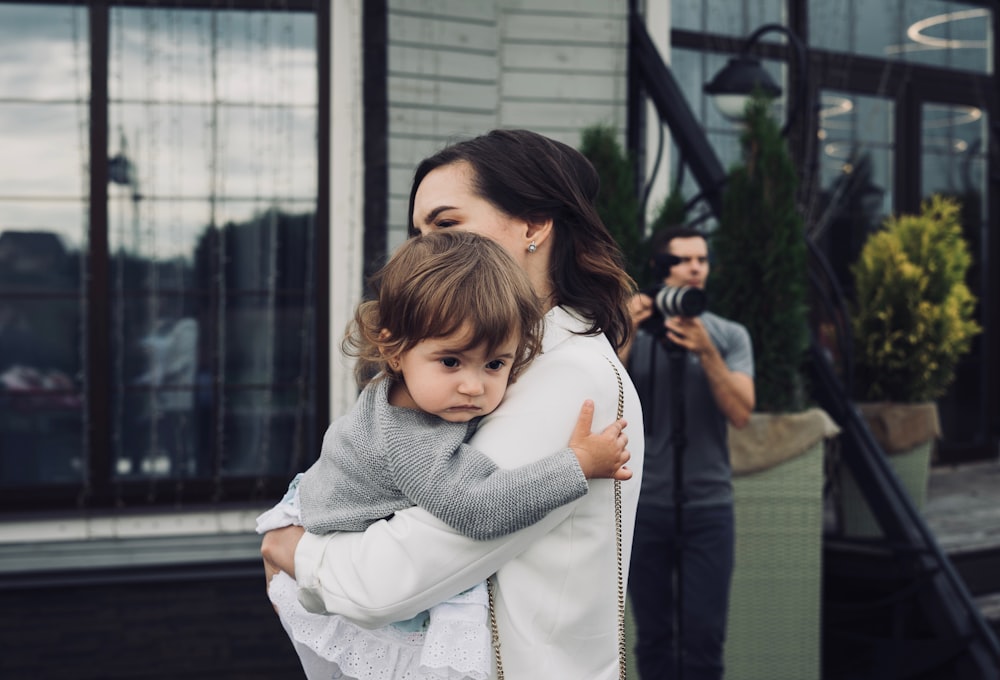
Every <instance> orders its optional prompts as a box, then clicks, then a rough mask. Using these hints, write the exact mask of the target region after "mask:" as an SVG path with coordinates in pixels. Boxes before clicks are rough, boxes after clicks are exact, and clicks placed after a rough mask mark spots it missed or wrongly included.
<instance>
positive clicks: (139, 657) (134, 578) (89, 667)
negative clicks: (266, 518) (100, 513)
mask: <svg viewBox="0 0 1000 680" xmlns="http://www.w3.org/2000/svg"><path fill="white" fill-rule="evenodd" d="M90 580H91V582H90V583H78V584H72V583H62V584H54V583H49V584H37V583H35V584H30V583H29V584H27V585H16V586H12V584H10V583H7V584H0V585H5V586H6V587H3V588H0V678H2V679H3V680H22V679H23V680H48V679H52V680H55V679H61V678H67V679H69V678H72V679H73V680H99V679H105V678H149V679H153V678H163V679H164V680H167V679H170V680H177V679H178V678H206V679H207V678H211V679H212V680H227V679H231V680H272V679H273V680H277V679H279V678H280V679H282V680H285V679H292V680H300V679H301V678H303V674H302V670H301V668H300V667H299V664H298V659H297V657H296V656H295V652H294V651H293V650H292V647H291V643H290V642H289V640H288V638H287V637H286V635H285V632H284V630H283V629H282V628H281V624H280V623H279V622H278V618H277V616H276V615H275V614H274V611H273V610H272V609H271V605H270V603H269V602H268V600H267V597H266V595H265V593H264V579H263V573H262V571H260V570H259V569H257V568H256V567H254V566H252V565H245V566H243V567H241V568H240V569H239V570H236V571H233V570H230V571H229V572H223V573H218V572H216V573H211V572H210V573H208V574H200V575H198V574H190V573H189V574H169V573H167V574H151V573H146V574H138V573H136V572H124V573H123V574H122V576H121V578H119V579H116V580H109V579H108V577H107V575H105V576H103V577H102V579H93V578H92V579H90Z"/></svg>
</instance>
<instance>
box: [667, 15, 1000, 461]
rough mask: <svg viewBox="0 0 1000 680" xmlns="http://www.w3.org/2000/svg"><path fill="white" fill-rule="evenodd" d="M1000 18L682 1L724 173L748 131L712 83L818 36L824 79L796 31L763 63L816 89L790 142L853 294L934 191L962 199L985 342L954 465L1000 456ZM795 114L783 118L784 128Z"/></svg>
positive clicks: (951, 418)
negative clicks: (880, 247) (906, 216)
mask: <svg viewBox="0 0 1000 680" xmlns="http://www.w3.org/2000/svg"><path fill="white" fill-rule="evenodd" d="M994 14H995V9H994V8H993V7H992V5H991V4H990V3H986V2H980V1H976V0H885V2H869V1H868V0H841V1H838V2H827V1H826V0H781V2H779V3H774V2H771V1H770V0H738V1H736V2H731V3H728V4H725V5H723V3H721V2H714V1H713V2H702V3H699V2H693V1H689V0H681V1H680V2H674V3H671V17H672V20H673V26H672V31H671V61H672V68H673V72H674V74H675V76H676V78H677V80H678V83H679V85H680V87H681V89H682V91H683V92H684V95H685V98H686V99H687V101H688V102H690V104H691V106H692V108H693V109H694V113H695V115H696V116H697V117H698V118H699V120H700V121H701V123H702V125H703V126H704V128H705V131H706V133H707V135H708V138H709V140H710V142H711V144H712V146H713V149H714V151H715V152H716V155H717V156H718V158H719V160H720V162H721V163H722V164H723V166H724V167H729V166H730V164H731V163H732V162H733V161H734V160H736V158H737V154H738V152H739V149H738V145H737V144H736V142H735V140H736V139H737V138H738V135H739V130H738V128H736V127H735V126H733V125H732V124H731V123H729V122H728V121H726V120H724V119H722V118H720V116H719V115H718V114H717V113H716V112H715V111H714V110H713V109H712V108H711V106H710V105H709V103H708V102H707V100H706V97H705V96H704V90H703V87H704V83H705V82H707V81H709V80H710V79H711V78H712V77H713V75H714V74H715V73H716V72H717V71H718V69H719V68H721V65H722V62H723V61H724V59H725V57H728V56H731V55H733V54H735V53H739V52H740V51H741V50H742V49H744V48H745V47H746V40H747V38H748V37H749V36H750V35H751V34H753V32H754V31H755V30H756V29H758V28H759V27H761V26H762V25H764V24H767V23H779V24H781V25H783V26H785V27H787V28H788V30H789V31H791V32H792V33H793V34H795V35H796V36H798V37H800V38H801V39H803V41H804V43H805V47H806V49H807V53H806V55H805V56H806V57H807V59H806V61H807V63H808V69H804V68H802V64H799V63H797V62H798V61H800V60H799V59H797V58H793V57H796V55H797V54H798V52H797V51H795V50H789V49H786V46H787V45H788V44H789V42H788V41H785V40H782V39H781V38H782V36H781V35H780V31H773V32H774V33H775V34H776V37H775V36H772V35H771V32H768V33H767V35H766V38H765V39H762V40H760V41H758V42H757V43H755V44H754V46H753V52H754V54H755V55H757V56H759V57H761V58H763V59H764V60H765V61H764V63H765V64H766V65H767V66H766V67H767V68H768V69H769V71H770V73H771V75H772V77H773V79H774V80H775V82H777V83H780V84H781V86H782V88H783V90H784V94H783V97H784V98H787V97H788V96H789V93H799V92H801V93H803V94H804V96H805V97H806V98H807V99H808V100H809V101H810V102H811V103H810V104H809V105H808V106H807V107H805V110H806V111H805V115H799V116H798V117H797V118H796V119H795V122H796V125H795V126H790V134H789V143H790V145H791V149H792V152H793V155H794V156H795V157H796V160H797V161H798V162H799V164H800V167H801V168H802V177H801V179H802V184H801V185H800V186H801V187H804V190H803V191H804V194H803V196H802V197H801V198H802V206H803V208H804V212H805V214H806V218H807V225H808V229H809V230H810V236H811V237H812V238H813V239H814V241H815V243H816V244H817V245H818V246H819V248H820V250H821V251H822V252H823V253H824V254H825V255H826V257H827V259H829V265H830V268H831V269H832V272H833V274H834V275H835V277H836V279H837V280H838V282H839V284H840V286H841V287H842V288H843V289H844V291H845V293H846V295H847V297H848V298H849V297H850V296H851V295H852V288H853V284H852V280H851V279H852V276H851V274H850V267H851V265H852V264H853V263H854V262H855V260H856V258H857V255H858V252H859V250H860V248H861V245H862V244H863V242H864V240H865V239H866V238H867V236H868V235H869V234H870V233H871V232H872V231H874V230H876V229H878V228H880V226H881V224H882V222H883V219H884V218H885V216H887V215H889V214H901V213H915V212H917V211H919V209H920V203H921V201H922V200H923V199H925V198H927V197H928V196H929V195H930V194H931V193H943V194H947V195H950V196H954V197H957V198H959V199H960V201H961V203H962V218H963V229H964V231H965V236H966V238H967V240H968V242H969V244H970V247H971V248H970V249H971V252H972V260H973V262H972V271H971V273H970V276H969V280H968V283H969V285H970V287H971V288H972V290H973V292H974V294H975V295H976V296H977V298H978V308H977V320H978V321H979V323H980V324H981V326H982V327H983V329H984V330H983V333H982V334H980V335H979V336H978V337H976V339H975V340H974V342H973V346H972V349H971V351H970V352H969V353H968V354H967V355H965V356H964V357H963V359H962V360H961V362H960V364H959V366H958V367H957V370H956V380H955V382H954V384H953V385H952V387H951V389H950V390H949V392H948V394H946V395H945V396H944V397H943V398H941V399H939V400H938V405H939V408H940V416H941V425H942V429H943V433H944V436H943V438H942V440H941V442H940V445H939V446H938V456H939V458H940V460H942V461H947V462H958V461H960V460H964V459H976V458H989V457H994V456H995V455H996V450H997V448H996V447H997V441H998V437H1000V431H998V429H997V423H1000V390H998V389H997V388H996V385H998V384H1000V361H998V359H997V357H996V356H995V354H996V353H995V351H992V348H994V347H996V346H997V343H996V338H995V337H994V336H995V335H996V333H997V331H998V329H1000V321H998V319H1000V298H998V291H1000V287H998V285H997V281H998V280H1000V270H998V268H997V266H996V262H997V261H998V259H1000V239H998V238H997V234H998V228H1000V226H998V225H1000V217H998V212H1000V210H998V205H997V197H1000V192H998V191H997V186H996V184H997V181H998V180H997V178H1000V170H998V167H997V166H998V160H997V156H996V154H995V153H993V154H991V153H989V151H988V150H989V149H991V148H993V149H995V148H996V140H995V139H993V140H991V132H995V130H996V123H995V120H996V111H997V108H998V107H1000V100H998V98H997V91H998V90H997V80H996V76H995V75H994V74H995V73H996V72H997V67H996V64H997V63H998V60H997V55H996V51H995V49H994V47H993V43H994V37H993V33H994V26H995V25H996V21H997V20H996V17H995V16H994ZM788 108H789V109H790V108H791V107H788ZM800 114H801V112H800ZM785 115H786V114H785V112H784V111H781V110H780V109H778V110H776V116H777V118H778V119H779V120H782V121H787V119H786V118H785ZM796 128H797V129H796ZM674 158H675V159H676V155H675V156H674ZM680 160H681V162H680V163H676V164H675V168H678V169H680V171H681V172H683V169H684V164H683V160H684V159H680ZM673 179H674V181H676V180H677V179H680V180H681V182H680V188H681V191H682V194H683V197H684V199H685V200H691V198H692V196H695V195H697V192H698V189H699V187H697V186H696V183H695V182H694V180H693V178H692V177H690V176H689V174H687V175H684V174H682V175H679V176H678V175H677V174H674V175H673ZM688 217H689V220H691V221H696V220H698V219H700V218H701V215H691V214H689V216H688ZM709 226H710V224H709ZM991 262H992V263H993V264H992V265H991V264H990V263H991ZM846 364H847V361H846V360H845V366H843V367H842V368H843V369H844V370H846V368H847V366H846Z"/></svg>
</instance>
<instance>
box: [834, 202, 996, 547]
mask: <svg viewBox="0 0 1000 680" xmlns="http://www.w3.org/2000/svg"><path fill="white" fill-rule="evenodd" d="M970 265H971V257H970V255H969V249H968V246H967V244H966V242H965V239H964V238H963V236H962V225H961V206H960V205H959V204H958V203H957V202H956V201H954V200H952V199H948V198H944V197H942V196H939V195H935V196H932V197H931V198H930V199H928V200H926V201H924V203H923V204H922V206H921V210H920V213H919V214H916V215H899V216H895V217H890V218H888V219H887V220H886V221H885V224H884V228H883V229H881V230H880V231H877V232H875V233H873V234H871V235H870V236H869V237H868V239H867V240H866V241H865V244H864V246H863V247H862V249H861V253H860V255H859V257H858V260H857V262H855V263H854V265H853V266H852V267H851V274H852V276H853V278H854V287H855V300H854V302H853V304H852V307H851V325H852V330H853V334H854V366H855V374H854V380H853V384H854V386H855V392H856V394H855V395H854V396H855V398H856V399H857V400H858V402H859V404H858V408H859V410H860V411H861V414H862V416H864V418H865V420H866V421H867V423H868V426H869V429H871V431H872V434H873V435H874V436H875V438H876V440H877V441H878V442H879V444H880V445H881V446H882V449H883V450H884V451H885V452H886V453H887V454H889V456H890V457H889V461H890V464H891V465H892V466H893V468H894V469H895V471H896V473H897V475H898V476H899V477H900V480H901V481H902V482H903V485H904V487H906V488H907V490H908V491H909V493H910V496H911V498H912V499H913V501H914V503H915V504H916V505H917V507H921V506H922V505H923V502H924V499H925V497H926V487H927V474H928V470H929V466H930V457H931V449H932V447H933V444H934V442H935V440H936V439H937V437H938V436H939V434H940V429H939V425H938V417H937V405H936V403H935V401H934V400H936V399H937V398H939V397H941V396H943V395H944V393H945V392H946V391H947V389H948V387H949V386H950V385H951V383H952V381H953V380H954V378H955V367H956V365H957V364H958V361H959V359H960V358H961V357H962V355H963V354H965V353H966V352H968V351H969V348H970V345H971V342H972V338H973V337H974V336H975V335H976V334H977V333H979V331H980V330H981V329H980V327H979V324H978V323H976V321H975V319H974V314H975V306H976V300H975V298H974V296H973V295H972V293H971V291H970V290H969V287H968V286H967V285H966V282H965V278H966V275H967V273H968V270H969V267H970ZM840 479H841V489H840V493H841V501H842V502H841V511H842V517H841V521H842V526H843V529H844V532H845V533H848V534H851V535H856V536H857V535H862V536H865V535H877V534H878V531H879V530H878V527H877V525H876V524H875V522H874V520H873V519H872V517H871V515H870V513H869V512H868V511H867V506H866V504H865V503H864V501H863V500H862V499H861V498H860V493H859V492H858V489H857V486H856V485H855V484H854V482H853V479H852V478H851V477H850V475H849V474H847V473H846V471H844V474H842V475H841V477H840Z"/></svg>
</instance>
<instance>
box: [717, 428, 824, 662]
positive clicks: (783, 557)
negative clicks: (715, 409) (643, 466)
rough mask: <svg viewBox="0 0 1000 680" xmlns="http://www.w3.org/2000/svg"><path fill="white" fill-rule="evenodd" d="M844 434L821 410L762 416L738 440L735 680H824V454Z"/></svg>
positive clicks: (732, 626) (733, 433)
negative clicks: (834, 438) (825, 446)
mask: <svg viewBox="0 0 1000 680" xmlns="http://www.w3.org/2000/svg"><path fill="white" fill-rule="evenodd" d="M837 432H838V428H837V426H836V425H835V424H834V423H833V421H832V420H831V419H830V418H829V416H828V415H827V414H826V413H825V412H824V411H821V410H819V409H812V410H810V411H806V412H804V413H798V414H787V415H770V414H754V415H753V416H752V418H751V422H750V425H749V426H748V427H747V428H745V429H743V430H730V449H731V451H732V463H733V474H734V478H733V494H734V497H735V513H736V554H735V561H736V563H735V570H734V572H733V583H732V589H731V593H730V600H729V625H728V632H727V638H726V652H725V664H726V677H727V678H739V679H740V680H755V679H760V680H782V679H787V680H818V678H819V677H820V671H821V668H820V640H821V629H820V602H821V599H822V592H821V590H822V569H821V567H822V543H823V469H824V466H823V444H824V440H825V439H827V438H829V437H832V436H834V435H835V434H836V433H837Z"/></svg>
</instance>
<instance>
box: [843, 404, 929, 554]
mask: <svg viewBox="0 0 1000 680" xmlns="http://www.w3.org/2000/svg"><path fill="white" fill-rule="evenodd" d="M858 410H859V411H860V412H861V416H862V417H863V418H864V419H865V422H866V423H867V424H868V428H869V429H870V430H871V432H872V435H873V436H874V437H875V440H876V441H877V442H878V444H879V446H881V447H882V450H883V451H884V452H885V453H886V454H887V456H888V459H889V465H890V467H892V469H893V471H894V472H895V473H896V475H897V476H898V477H899V481H900V482H901V483H902V485H903V488H904V489H906V491H907V493H908V494H909V495H910V498H911V499H912V500H913V504H914V505H915V506H916V507H917V509H918V510H919V509H922V508H923V507H924V502H925V501H926V499H927V478H928V475H929V474H930V465H931V455H932V452H933V449H934V443H935V441H937V439H938V437H940V436H941V427H940V424H939V421H938V411H937V404H935V403H934V402H925V403H920V404H899V403H894V402H866V403H861V404H858ZM837 480H838V483H839V491H838V494H837V499H838V503H837V509H838V519H839V521H840V528H841V532H842V533H843V534H844V535H845V536H850V537H854V538H871V537H878V536H881V535H882V530H881V529H880V528H879V525H878V522H877V521H876V520H875V517H874V515H872V513H871V511H870V510H869V509H868V503H867V502H866V501H865V499H864V496H862V494H861V490H860V489H859V488H858V484H857V482H856V481H855V480H854V476H853V475H852V474H851V473H850V471H849V470H848V469H847V468H846V467H845V466H843V465H841V466H840V467H839V469H838V474H837Z"/></svg>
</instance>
